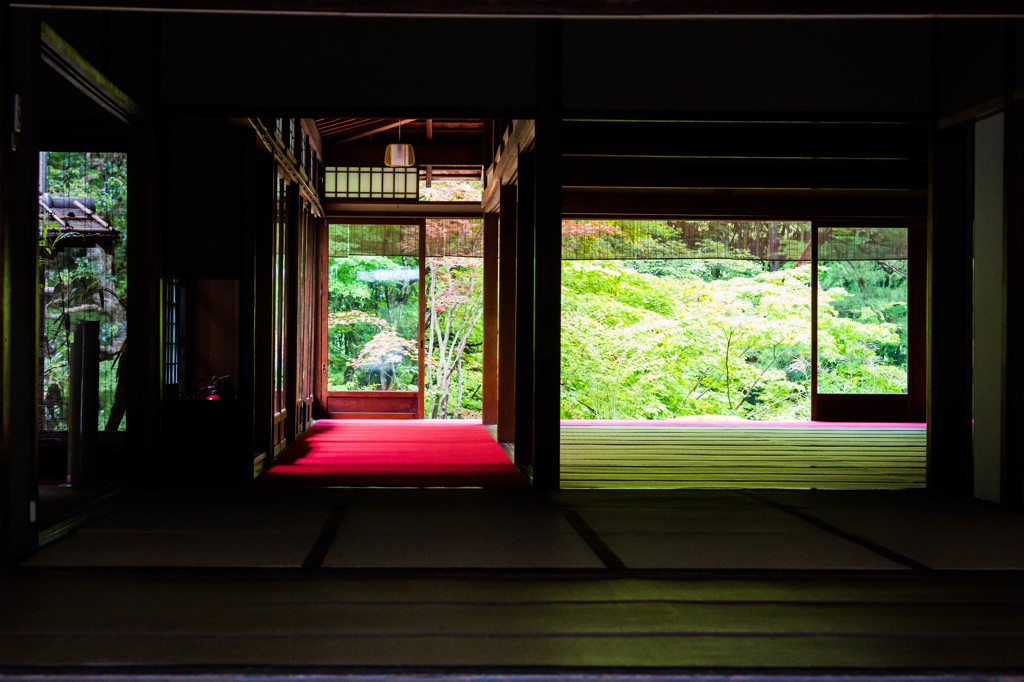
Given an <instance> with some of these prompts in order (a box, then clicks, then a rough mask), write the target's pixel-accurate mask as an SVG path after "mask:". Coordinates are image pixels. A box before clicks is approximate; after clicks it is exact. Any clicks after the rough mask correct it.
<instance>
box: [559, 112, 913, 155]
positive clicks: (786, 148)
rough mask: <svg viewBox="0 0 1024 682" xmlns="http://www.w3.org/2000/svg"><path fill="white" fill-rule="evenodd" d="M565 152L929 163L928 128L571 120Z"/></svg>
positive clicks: (565, 128) (899, 124)
mask: <svg viewBox="0 0 1024 682" xmlns="http://www.w3.org/2000/svg"><path fill="white" fill-rule="evenodd" d="M562 149H563V153H564V154H566V155H567V156H609V157H627V158H628V157H644V158H689V159H715V158H721V159H729V158H732V159H743V158H763V159H804V160H813V159H879V160H897V159H920V160H924V159H927V158H928V124H927V123H926V122H924V121H918V122H845V121H825V122H822V121H595V120H568V121H566V122H565V123H564V124H563V148H562Z"/></svg>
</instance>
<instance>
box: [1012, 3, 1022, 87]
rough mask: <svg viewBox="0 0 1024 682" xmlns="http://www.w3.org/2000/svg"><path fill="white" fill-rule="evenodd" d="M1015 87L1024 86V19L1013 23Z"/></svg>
mask: <svg viewBox="0 0 1024 682" xmlns="http://www.w3.org/2000/svg"><path fill="white" fill-rule="evenodd" d="M1013 41H1014V42H1013V45H1014V52H1015V54H1014V85H1016V86H1021V85H1024V19H1015V20H1014V22H1013Z"/></svg>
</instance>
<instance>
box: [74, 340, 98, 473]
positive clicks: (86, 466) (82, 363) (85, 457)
mask: <svg viewBox="0 0 1024 682" xmlns="http://www.w3.org/2000/svg"><path fill="white" fill-rule="evenodd" d="M99 336H100V323H99V322H96V321H89V322H82V323H81V324H79V325H78V326H77V327H75V332H74V339H73V340H72V342H71V353H70V357H69V360H70V363H71V372H70V375H71V378H70V382H69V384H70V391H69V395H68V408H69V409H68V483H70V484H71V485H73V486H76V487H77V486H82V487H84V488H87V487H89V486H90V485H93V484H94V483H95V482H96V441H97V431H98V421H99V407H100V404H99V398H100V339H99Z"/></svg>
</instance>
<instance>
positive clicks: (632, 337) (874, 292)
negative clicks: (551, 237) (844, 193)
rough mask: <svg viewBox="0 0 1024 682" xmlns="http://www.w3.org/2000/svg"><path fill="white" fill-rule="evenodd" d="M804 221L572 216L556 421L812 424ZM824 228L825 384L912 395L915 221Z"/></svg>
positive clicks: (821, 369) (566, 238) (565, 231)
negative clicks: (908, 225) (910, 268)
mask: <svg viewBox="0 0 1024 682" xmlns="http://www.w3.org/2000/svg"><path fill="white" fill-rule="evenodd" d="M811 230H812V225H811V223H810V222H792V221H734V220H714V221H712V220H565V221H563V224H562V249H563V250H562V257H563V263H562V297H563V298H562V343H561V346H562V363H561V368H562V385H563V389H562V409H561V412H562V418H565V419H673V418H684V417H685V418H687V419H706V420H725V421H728V420H772V421H774V420H793V419H801V420H802V419H809V418H810V400H811V372H812V361H811V286H812V268H811V267H810V266H811V260H812V250H811V235H812V231H811ZM830 234H831V235H832V236H831V237H830V238H828V239H823V240H822V242H821V247H820V248H821V250H820V252H819V258H820V259H821V261H822V264H823V265H822V267H821V270H820V272H821V273H822V276H823V279H822V280H821V281H820V282H819V323H820V324H819V343H820V348H821V352H820V355H819V363H818V381H819V392H824V391H825V388H826V387H827V386H828V387H832V386H834V387H835V390H838V391H843V392H845V391H850V390H853V389H851V388H850V387H852V386H854V385H856V386H857V387H859V388H857V389H856V390H858V391H860V392H891V391H904V392H905V391H906V281H905V274H906V272H907V261H906V257H907V256H906V249H907V245H906V231H905V230H904V231H903V232H902V234H901V235H897V234H896V232H887V231H884V230H881V229H873V230H872V229H867V228H843V229H842V230H840V229H839V228H834V229H833V231H832V232H831V233H830ZM821 236H822V234H821V233H819V237H821ZM826 259H827V260H826ZM826 375H827V376H826Z"/></svg>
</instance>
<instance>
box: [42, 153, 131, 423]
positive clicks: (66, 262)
mask: <svg viewBox="0 0 1024 682" xmlns="http://www.w3.org/2000/svg"><path fill="white" fill-rule="evenodd" d="M39 179H40V188H39V189H40V213H39V215H40V219H39V246H40V258H41V264H40V277H41V284H42V289H41V291H40V306H41V311H40V313H41V315H40V317H41V323H40V333H41V338H40V352H41V355H42V366H41V368H40V369H41V374H42V377H41V391H42V396H41V404H42V408H41V409H42V414H41V417H40V421H41V424H42V429H43V431H63V430H66V429H67V414H68V397H69V394H70V390H69V379H70V362H69V354H70V349H71V342H72V339H73V337H74V333H75V329H76V328H77V327H78V325H80V324H81V323H83V322H97V323H98V324H99V359H100V366H99V424H98V427H99V429H101V430H107V431H117V430H124V429H125V404H124V400H123V396H124V391H123V390H122V391H119V390H118V387H119V383H120V380H121V376H122V375H121V372H120V371H119V370H120V367H121V366H122V365H123V363H122V362H121V358H122V357H123V356H124V353H125V342H126V340H127V333H128V323H127V302H128V278H127V274H128V269H127V252H126V248H127V220H126V214H127V180H128V175H127V155H126V154H123V153H117V152H111V153H84V152H49V153H43V154H41V155H40V178H39Z"/></svg>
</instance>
